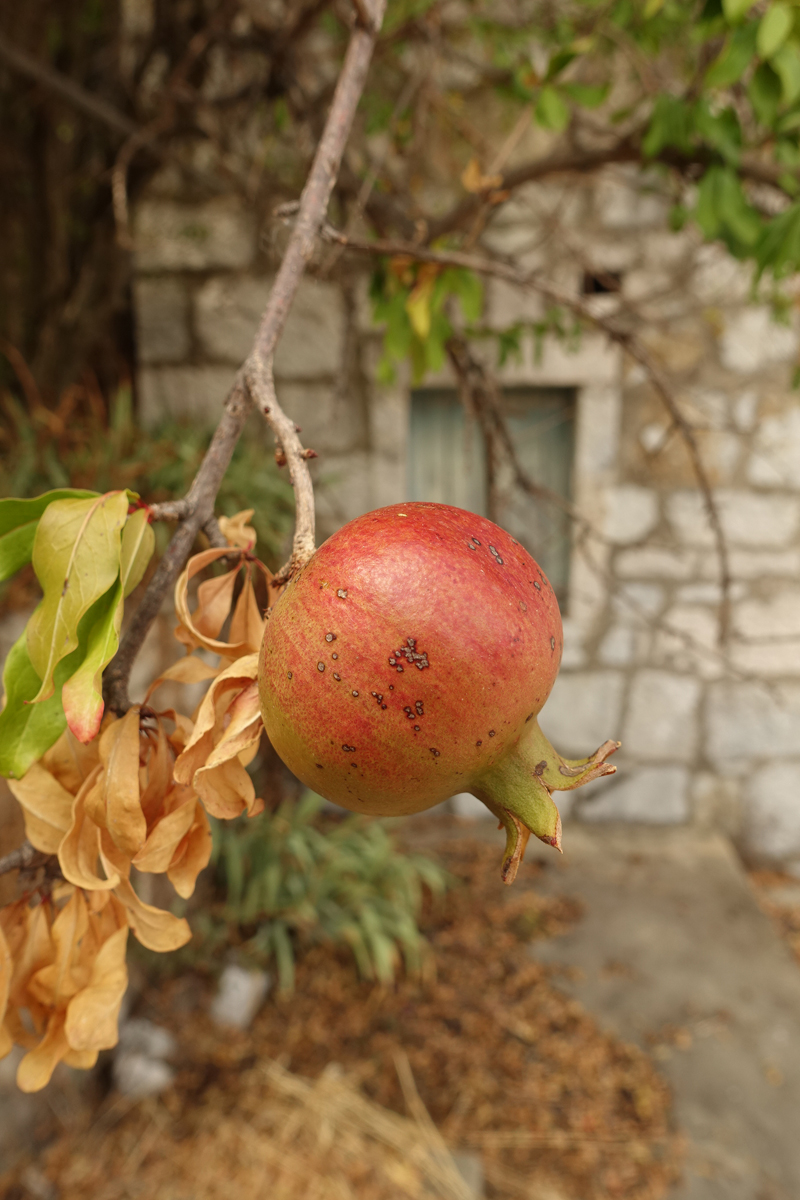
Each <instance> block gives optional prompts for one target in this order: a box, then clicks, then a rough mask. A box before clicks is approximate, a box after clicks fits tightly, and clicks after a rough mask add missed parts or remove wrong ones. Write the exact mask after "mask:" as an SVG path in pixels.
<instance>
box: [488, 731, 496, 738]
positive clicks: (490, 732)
mask: <svg viewBox="0 0 800 1200" xmlns="http://www.w3.org/2000/svg"><path fill="white" fill-rule="evenodd" d="M494 736H495V731H494V729H490V730H489V737H494Z"/></svg>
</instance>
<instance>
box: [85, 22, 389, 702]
mask: <svg viewBox="0 0 800 1200" xmlns="http://www.w3.org/2000/svg"><path fill="white" fill-rule="evenodd" d="M384 9H385V0H377V3H376V4H375V8H374V12H375V22H374V24H375V26H376V28H377V27H379V26H380V24H381V23H382V21H383V13H384ZM376 37H377V34H376V33H371V32H368V31H366V30H364V29H361V28H356V29H354V30H353V33H352V36H351V39H350V45H349V47H348V50H347V54H346V56H345V60H344V64H343V66H342V70H341V73H340V75H339V81H338V83H337V86H336V91H335V93H334V98H333V102H332V104H331V109H330V112H329V113H328V118H327V121H326V124H325V129H324V131H323V134H322V138H321V139H320V142H319V145H318V147H317V152H316V154H315V157H314V163H313V165H312V168H311V172H310V174H309V177H308V180H307V182H306V186H305V188H304V189H303V194H302V197H301V199H300V207H299V212H298V217H297V221H296V223H295V226H294V229H293V230H292V236H291V238H290V240H289V244H288V246H287V248H286V253H285V254H284V257H283V262H282V263H281V267H280V270H279V271H278V276H277V278H276V280H275V283H274V285H273V287H272V290H271V292H270V296H269V300H268V301H267V307H266V310H265V312H264V316H263V317H262V320H261V323H260V325H259V329H258V333H257V335H256V339H255V344H254V347H253V350H252V352H251V353H250V355H249V357H248V359H247V361H246V362H245V364H244V366H243V367H242V368H241V370H240V371H239V372H238V374H237V377H236V381H235V383H234V385H233V388H232V389H231V392H230V393H229V395H228V398H227V399H226V401H225V407H224V410H223V414H222V418H221V420H220V423H219V425H218V426H217V428H216V431H215V433H214V436H213V438H212V440H211V445H210V446H209V448H208V450H207V451H206V454H205V457H204V458H203V461H202V463H201V464H200V468H199V470H198V472H197V475H196V476H195V479H194V482H193V483H192V486H191V488H190V489H189V492H188V494H187V495H186V497H185V498H184V499H183V500H182V501H174V502H172V507H171V508H170V507H169V506H168V505H162V506H160V511H159V513H158V515H159V516H165V517H174V516H180V517H181V518H182V524H181V525H180V526H179V528H178V529H177V530H176V531H175V533H174V534H173V537H172V541H171V542H170V544H169V546H168V547H167V550H166V552H165V554H164V556H163V558H162V559H161V561H160V562H159V564H158V566H157V567H156V569H155V572H154V573H153V577H152V579H151V580H150V583H149V584H148V586H147V589H146V591H145V594H144V596H143V597H142V600H141V602H140V604H139V607H138V608H137V610H136V612H135V613H134V615H133V619H132V620H131V623H130V625H129V626H128V629H127V630H126V633H125V636H124V637H123V639H122V642H121V644H120V648H119V650H118V652H117V655H116V657H115V658H114V660H113V661H112V663H111V665H110V666H109V667H108V669H107V670H106V672H105V676H104V679H103V694H104V697H105V700H106V704H107V705H108V706H109V707H110V708H112V709H113V710H114V711H115V712H120V713H121V712H125V711H126V710H127V708H128V707H129V706H130V700H129V696H128V679H129V677H130V673H131V669H132V667H133V663H134V661H135V659H136V656H137V654H138V653H139V651H140V650H141V648H142V645H143V644H144V639H145V637H146V636H147V632H148V630H149V628H150V626H151V625H152V623H153V621H154V620H155V618H156V617H157V615H158V613H159V611H160V610H161V606H162V604H163V602H164V599H165V597H166V595H167V593H168V592H169V591H170V589H171V588H172V587H173V585H174V583H175V580H176V579H177V577H178V575H179V574H180V572H181V570H182V568H183V564H184V563H185V562H186V559H187V558H188V556H189V554H190V552H191V549H192V545H193V543H194V539H195V537H196V536H197V533H198V531H199V530H200V529H205V530H206V533H207V534H209V537H210V538H212V537H213V534H214V527H213V526H210V525H209V522H210V521H211V519H212V518H213V515H214V501H215V499H216V495H217V492H218V491H219V487H220V484H221V483H222V478H223V476H224V474H225V471H226V470H227V468H228V464H229V463H230V460H231V456H232V454H233V451H234V448H235V446H236V443H237V441H238V440H239V437H240V436H241V433H242V430H243V428H244V424H245V421H246V419H247V416H248V414H249V412H250V410H251V408H252V406H253V402H254V401H255V402H256V403H257V404H258V407H259V408H260V410H261V412H262V413H263V415H264V416H265V417H266V419H267V421H268V423H269V425H270V427H271V428H272V430H273V432H274V433H275V435H276V437H277V439H278V441H279V442H280V445H281V449H282V450H283V452H284V455H285V457H286V461H287V463H288V466H289V477H290V479H291V482H292V486H293V488H294V490H295V498H296V515H295V535H294V543H293V547H292V556H291V558H290V560H289V562H288V563H287V564H286V566H285V567H284V568H283V569H282V571H281V572H279V575H278V576H277V577H276V578H277V579H278V581H279V582H281V581H285V580H286V579H288V578H290V577H291V575H292V574H293V573H294V571H295V570H297V569H298V568H299V567H300V566H302V565H303V564H304V563H305V562H307V561H308V559H309V558H310V556H311V555H312V554H313V552H314V544H315V542H314V491H313V487H312V483H311V476H310V474H309V472H308V466H307V459H308V458H309V457H310V456H311V455H313V453H314V452H313V451H310V450H305V449H304V448H303V446H302V444H301V442H300V439H299V438H298V436H297V430H296V428H295V425H294V422H293V421H292V420H290V418H289V417H288V416H287V415H286V413H284V411H283V409H282V408H281V407H280V405H279V404H278V401H277V398H276V396H275V382H274V378H273V374H272V357H273V354H274V351H275V347H276V345H277V343H278V339H279V337H280V335H281V333H282V331H283V327H284V325H285V323H286V317H287V315H288V312H289V308H290V306H291V303H292V300H293V299H294V295H295V293H296V291H297V287H298V285H299V283H300V278H301V276H302V273H303V270H304V269H305V266H306V263H307V262H308V260H309V259H310V257H311V254H312V253H313V249H314V243H315V240H316V237H317V234H318V232H319V229H320V227H321V225H322V222H323V221H324V220H325V213H326V210H327V206H328V200H329V198H330V194H331V191H332V189H333V185H334V182H335V180H336V174H337V171H338V169H339V164H340V162H341V158H342V154H343V153H344V147H345V143H346V141H347V136H348V134H349V132H350V126H351V124H352V121H353V116H354V114H355V110H356V107H357V105H358V101H359V98H360V97H361V94H362V92H363V90H364V85H365V83H366V79H367V71H368V68H369V63H370V59H371V56H372V51H373V49H374V46H375V40H376ZM209 530H211V532H210V533H209Z"/></svg>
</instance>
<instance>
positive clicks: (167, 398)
mask: <svg viewBox="0 0 800 1200" xmlns="http://www.w3.org/2000/svg"><path fill="white" fill-rule="evenodd" d="M233 379H234V372H233V371H232V370H231V368H230V367H210V366H209V367H167V366H164V367H143V368H142V370H141V371H140V372H139V376H138V401H139V419H140V420H141V422H142V424H143V425H144V426H145V427H146V428H148V429H152V428H153V426H155V425H158V424H160V422H161V421H164V420H166V419H167V418H168V417H171V418H178V419H179V418H186V419H190V420H191V421H192V422H193V423H195V424H197V425H205V426H208V427H209V428H213V427H214V426H215V425H216V423H217V421H218V420H219V418H220V414H221V413H222V406H223V404H224V403H225V397H226V396H227V395H228V392H229V391H230V390H231V387H232V386H233Z"/></svg>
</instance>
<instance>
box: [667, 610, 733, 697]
mask: <svg viewBox="0 0 800 1200" xmlns="http://www.w3.org/2000/svg"><path fill="white" fill-rule="evenodd" d="M652 656H653V662H654V663H657V664H658V665H659V666H665V667H671V668H672V669H673V670H675V671H691V672H693V673H695V674H697V675H699V676H700V677H701V678H702V679H717V678H718V677H719V676H720V675H721V674H722V671H723V669H724V660H723V659H722V657H721V655H720V653H719V617H718V616H717V614H716V612H714V610H713V609H711V608H706V607H704V606H701V605H699V604H679V605H676V606H675V607H674V608H670V609H668V611H667V612H666V613H665V614H664V616H663V617H662V619H661V627H660V628H659V629H657V630H656V632H655V636H654V638H653V650H652Z"/></svg>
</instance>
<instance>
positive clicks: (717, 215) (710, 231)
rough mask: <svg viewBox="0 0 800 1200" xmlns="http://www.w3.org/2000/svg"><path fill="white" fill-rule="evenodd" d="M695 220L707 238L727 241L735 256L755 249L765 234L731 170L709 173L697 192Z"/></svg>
mask: <svg viewBox="0 0 800 1200" xmlns="http://www.w3.org/2000/svg"><path fill="white" fill-rule="evenodd" d="M695 220H696V221H697V224H698V225H699V226H700V228H701V229H702V231H703V233H704V234H705V236H706V237H707V238H716V237H722V238H724V239H725V241H726V242H727V244H728V246H729V248H730V249H731V250H732V251H733V252H734V253H737V252H741V250H742V248H748V249H752V248H753V247H754V246H755V244H756V242H757V241H758V239H759V237H760V235H761V231H762V225H761V220H760V218H759V216H758V214H757V213H756V211H755V209H753V208H752V207H751V206H750V204H748V202H747V198H746V197H745V194H744V192H743V191H742V185H741V181H740V180H739V177H738V175H737V174H736V173H735V171H733V170H732V169H731V168H730V167H710V168H709V169H708V171H706V173H705V175H704V176H703V178H702V179H701V181H700V186H699V187H698V189H697V207H696V208H695Z"/></svg>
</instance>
